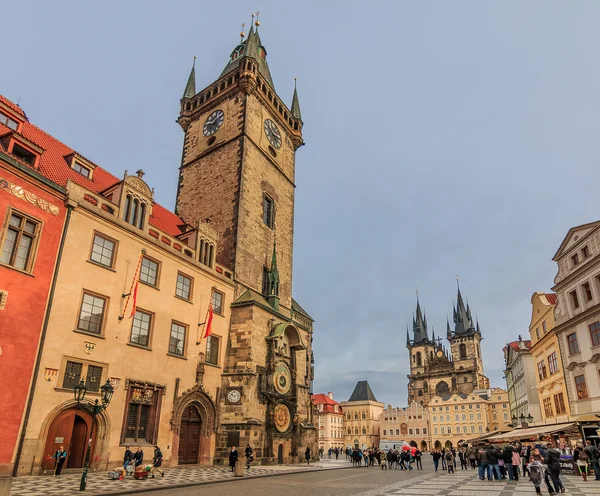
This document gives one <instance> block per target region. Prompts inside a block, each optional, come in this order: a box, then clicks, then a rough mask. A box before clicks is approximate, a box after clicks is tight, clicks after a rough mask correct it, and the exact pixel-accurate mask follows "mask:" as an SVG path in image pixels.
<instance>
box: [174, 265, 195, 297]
mask: <svg viewBox="0 0 600 496" xmlns="http://www.w3.org/2000/svg"><path fill="white" fill-rule="evenodd" d="M175 294H176V295H177V296H179V298H183V299H184V300H188V301H189V300H190V299H191V297H192V279H191V278H190V277H188V276H184V275H183V274H182V273H181V272H179V273H178V274H177V284H176V285H175Z"/></svg>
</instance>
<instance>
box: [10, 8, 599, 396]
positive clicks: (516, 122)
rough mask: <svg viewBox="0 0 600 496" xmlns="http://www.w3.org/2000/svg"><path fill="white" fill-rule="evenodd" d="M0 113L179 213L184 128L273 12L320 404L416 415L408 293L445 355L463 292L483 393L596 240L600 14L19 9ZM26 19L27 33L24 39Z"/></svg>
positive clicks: (13, 14)
mask: <svg viewBox="0 0 600 496" xmlns="http://www.w3.org/2000/svg"><path fill="white" fill-rule="evenodd" d="M2 11H3V18H4V19H5V20H6V19H13V20H14V22H12V21H11V22H4V23H3V27H2V31H3V38H4V40H5V50H4V51H3V56H2V65H1V68H0V93H2V94H4V95H5V96H7V97H8V98H10V99H12V100H14V101H17V100H19V101H20V104H21V106H22V107H23V109H24V110H25V112H26V113H27V115H28V116H29V118H30V120H31V121H32V122H33V123H35V124H36V125H38V126H39V127H41V128H42V129H44V130H46V131H48V132H49V133H51V134H52V135H54V136H56V137H57V138H59V139H60V140H62V141H64V142H65V143H67V144H68V145H69V146H71V147H73V148H75V149H76V150H77V151H78V152H79V153H81V154H82V155H84V156H86V157H88V158H89V159H91V160H92V161H94V162H95V163H97V164H100V165H101V166H103V167H104V168H105V169H107V170H109V171H110V172H112V173H114V174H115V175H117V176H121V175H122V173H123V170H124V169H127V170H129V171H135V170H137V169H138V168H143V169H144V171H145V172H146V176H145V177H144V179H145V180H147V182H148V183H149V185H150V186H151V187H155V188H156V192H155V198H156V199H157V201H158V202H159V203H161V204H163V205H165V206H166V207H168V208H171V209H172V208H173V207H174V202H175V193H176V181H177V174H178V166H179V163H180V160H181V146H182V140H183V133H182V131H181V129H180V128H179V126H178V125H177V124H176V123H175V119H176V118H177V117H178V110H179V99H180V98H181V95H182V93H183V89H184V87H185V83H186V81H187V77H188V74H189V70H190V67H191V63H192V59H193V56H194V55H195V56H197V61H196V84H197V89H198V90H200V89H202V88H203V87H205V86H207V85H209V84H210V83H211V82H213V81H214V80H215V79H217V77H218V76H219V74H220V72H221V71H222V69H223V68H224V67H225V65H226V62H227V60H228V57H229V54H230V53H231V51H232V50H233V48H234V47H235V46H236V44H237V42H238V41H239V34H238V33H239V31H240V27H241V24H242V23H243V22H245V24H246V32H247V30H248V28H249V26H250V22H251V13H252V12H253V11H254V12H256V11H260V22H261V26H260V34H261V38H262V41H263V43H264V44H265V46H266V49H267V51H268V59H267V60H268V62H269V67H270V70H271V73H272V75H273V80H274V84H275V89H276V90H277V92H278V94H279V95H280V97H281V98H282V99H283V100H284V101H285V102H287V104H288V105H290V104H291V98H292V93H293V87H294V78H295V77H296V78H298V93H299V97H300V104H301V109H302V117H303V120H304V129H303V130H304V140H305V142H306V146H304V147H302V148H300V149H299V150H298V152H297V156H296V159H297V160H296V185H297V189H296V207H295V214H296V219H295V244H294V281H293V282H294V294H295V298H296V299H297V300H298V301H299V302H300V303H301V304H302V306H303V307H304V308H305V309H306V310H307V311H308V312H309V313H310V314H311V315H312V316H313V318H314V319H315V330H314V351H315V365H316V371H315V372H316V379H315V388H314V389H315V392H328V391H332V392H333V394H334V397H335V398H336V399H337V400H338V401H344V400H347V399H348V398H349V396H350V394H351V392H352V390H353V388H354V386H355V384H356V382H357V381H359V380H363V379H367V380H368V381H369V383H370V384H371V387H372V389H373V391H374V393H375V395H376V397H377V399H378V400H379V401H382V402H384V403H385V404H393V405H395V406H403V405H406V401H407V399H406V398H407V392H406V385H407V377H406V376H407V374H408V372H409V363H408V352H407V350H406V348H405V340H406V326H407V325H410V326H411V325H412V315H413V312H414V309H415V298H416V289H417V288H418V291H419V298H420V302H421V305H422V306H423V308H424V310H425V312H426V314H427V320H428V323H429V326H430V330H431V327H434V328H435V329H436V331H437V332H439V333H441V334H444V332H445V324H446V315H449V316H450V317H452V304H453V300H454V299H455V298H456V278H457V276H458V277H459V279H460V286H461V291H462V293H463V295H464V296H466V297H467V298H468V300H469V303H470V306H471V309H472V312H473V314H474V315H475V314H476V315H477V317H478V319H479V322H480V325H481V330H482V334H483V337H484V340H483V342H482V352H483V357H484V367H485V372H486V374H487V375H488V376H489V377H490V380H491V382H492V385H493V386H500V387H505V382H504V379H503V372H502V371H503V365H504V362H503V354H502V348H503V346H504V345H505V343H507V342H509V341H512V340H515V339H517V336H518V335H519V334H521V335H523V336H524V337H526V336H527V335H528V326H529V322H530V318H531V304H530V299H531V295H532V294H533V292H535V291H550V289H551V287H552V285H553V279H554V276H555V275H556V272H557V268H556V264H555V263H554V262H552V257H553V256H554V253H555V252H556V250H557V249H558V247H559V245H560V243H561V241H562V240H563V238H564V236H565V235H566V233H567V231H568V229H569V228H570V227H572V226H576V225H579V224H583V223H586V222H590V221H594V220H598V219H599V218H600V210H599V209H598V176H599V172H598V171H599V170H600V169H599V167H598V162H599V154H600V150H599V146H600V139H599V138H598V136H599V130H600V129H599V125H598V122H599V121H598V117H599V116H600V94H599V89H600V65H599V64H598V62H597V60H598V49H599V47H600V30H598V25H599V24H600V3H598V2H593V1H579V2H560V1H550V0H544V1H533V0H532V1H528V2H522V1H509V0H503V1H490V2H481V1H479V0H472V1H466V0H465V1H460V0H455V1H451V2H450V1H448V2H439V1H438V2H433V1H427V0H420V1H412V2H407V1H398V2H383V1H374V0H372V1H370V2H358V1H351V0H344V1H327V2H324V1H312V0H304V1H303V2H286V1H281V0H280V1H264V0H256V2H255V3H254V4H253V3H251V2H248V1H241V0H229V1H227V2H201V1H198V0H196V1H177V2H163V1H151V0H145V1H132V0H130V1H128V2H118V1H114V0H108V1H104V2H79V1H71V2H67V1H58V2H42V1H22V2H9V3H7V4H5V5H4V6H3V7H2ZM17 20H18V22H17Z"/></svg>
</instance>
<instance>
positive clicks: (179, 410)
mask: <svg viewBox="0 0 600 496" xmlns="http://www.w3.org/2000/svg"><path fill="white" fill-rule="evenodd" d="M192 403H194V404H195V405H196V406H197V407H198V410H199V411H200V416H201V418H202V427H201V432H200V435H201V436H204V437H208V436H210V435H211V433H212V432H214V431H215V429H216V426H217V423H216V418H217V409H216V408H215V404H214V402H213V400H212V398H211V397H210V395H209V394H208V393H207V392H206V391H204V388H203V387H202V384H199V383H196V385H195V386H194V387H192V388H191V389H188V390H187V391H185V392H184V393H183V394H182V395H181V396H179V397H178V398H176V399H175V401H174V402H173V413H172V415H171V420H170V424H171V430H172V431H173V432H175V433H177V434H179V428H180V426H181V416H182V415H183V412H184V410H185V409H186V408H187V407H188V406H189V405H191V404H192Z"/></svg>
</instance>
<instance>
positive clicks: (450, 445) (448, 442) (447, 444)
mask: <svg viewBox="0 0 600 496" xmlns="http://www.w3.org/2000/svg"><path fill="white" fill-rule="evenodd" d="M445 446H446V448H452V441H450V440H448V441H446V445H445Z"/></svg>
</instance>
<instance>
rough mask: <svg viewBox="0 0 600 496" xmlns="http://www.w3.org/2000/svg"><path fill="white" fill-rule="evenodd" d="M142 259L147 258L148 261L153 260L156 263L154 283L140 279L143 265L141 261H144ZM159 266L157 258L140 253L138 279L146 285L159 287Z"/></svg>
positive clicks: (160, 265)
mask: <svg viewBox="0 0 600 496" xmlns="http://www.w3.org/2000/svg"><path fill="white" fill-rule="evenodd" d="M144 259H145V260H148V261H149V262H153V263H155V264H156V281H155V284H152V283H149V282H147V281H143V280H142V266H143V263H144ZM161 268H162V264H161V263H160V261H159V260H157V259H156V258H152V257H150V256H148V255H142V261H141V263H140V273H139V281H140V282H141V283H142V284H145V285H146V286H149V287H151V288H155V289H159V283H160V275H161Z"/></svg>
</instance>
